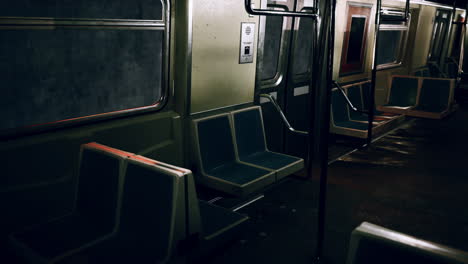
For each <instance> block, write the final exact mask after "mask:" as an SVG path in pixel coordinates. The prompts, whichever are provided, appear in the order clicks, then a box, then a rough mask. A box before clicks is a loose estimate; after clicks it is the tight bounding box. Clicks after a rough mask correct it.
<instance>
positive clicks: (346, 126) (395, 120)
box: [330, 81, 405, 138]
mask: <svg viewBox="0 0 468 264" xmlns="http://www.w3.org/2000/svg"><path fill="white" fill-rule="evenodd" d="M342 88H343V89H344V92H345V94H346V95H347V97H348V98H349V100H350V101H351V102H352V103H353V106H354V107H355V108H357V109H360V110H361V111H354V110H353V109H351V108H350V106H349V105H348V103H347V102H346V99H345V97H344V96H343V95H342V94H341V91H340V90H339V89H338V88H334V89H333V90H332V100H331V116H330V131H331V132H332V133H334V134H339V135H346V136H351V137H357V138H367V134H368V124H369V121H368V115H367V114H364V113H363V112H368V111H369V105H368V99H369V94H370V93H369V91H370V81H364V82H359V83H354V84H349V85H345V86H343V87H342ZM374 111H375V116H374V121H373V131H372V132H373V134H374V135H378V134H382V133H385V132H386V131H388V130H390V129H392V128H394V127H396V126H397V125H398V124H400V123H401V122H403V121H404V119H405V117H404V116H403V115H399V114H393V113H388V112H382V111H376V110H374Z"/></svg>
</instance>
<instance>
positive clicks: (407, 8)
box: [380, 0, 410, 22]
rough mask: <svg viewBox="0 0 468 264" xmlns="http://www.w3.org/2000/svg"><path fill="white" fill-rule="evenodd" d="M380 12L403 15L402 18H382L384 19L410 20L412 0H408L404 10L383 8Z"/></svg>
mask: <svg viewBox="0 0 468 264" xmlns="http://www.w3.org/2000/svg"><path fill="white" fill-rule="evenodd" d="M380 13H381V14H382V15H392V16H401V18H391V19H389V18H382V19H383V20H384V21H396V22H398V21H400V22H408V20H409V18H410V0H406V4H405V10H404V11H398V10H388V9H383V10H382V9H381V10H380Z"/></svg>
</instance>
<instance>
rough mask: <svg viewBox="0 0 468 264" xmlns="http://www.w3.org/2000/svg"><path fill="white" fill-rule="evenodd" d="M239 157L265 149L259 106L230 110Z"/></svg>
mask: <svg viewBox="0 0 468 264" xmlns="http://www.w3.org/2000/svg"><path fill="white" fill-rule="evenodd" d="M231 115H232V120H233V127H234V135H235V140H236V141H235V142H236V146H237V151H238V154H239V157H244V156H248V155H250V154H253V153H256V152H263V151H265V150H267V147H266V139H265V130H264V128H263V119H262V112H261V109H260V107H259V106H254V107H249V108H246V109H242V110H238V111H233V112H231Z"/></svg>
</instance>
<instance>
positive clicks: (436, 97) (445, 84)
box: [415, 79, 450, 113]
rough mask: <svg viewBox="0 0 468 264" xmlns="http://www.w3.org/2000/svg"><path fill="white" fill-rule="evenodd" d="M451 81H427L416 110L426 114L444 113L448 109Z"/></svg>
mask: <svg viewBox="0 0 468 264" xmlns="http://www.w3.org/2000/svg"><path fill="white" fill-rule="evenodd" d="M449 96H450V80H435V79H425V80H423V84H422V87H421V95H420V98H419V104H418V106H417V107H416V108H415V109H416V110H419V111H426V112H437V113H440V112H443V111H444V110H446V109H447V108H448V100H449Z"/></svg>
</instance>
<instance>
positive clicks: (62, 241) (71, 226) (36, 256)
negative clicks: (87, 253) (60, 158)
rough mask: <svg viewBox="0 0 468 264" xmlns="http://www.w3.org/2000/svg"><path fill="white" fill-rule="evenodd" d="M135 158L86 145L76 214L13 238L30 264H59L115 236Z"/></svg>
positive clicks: (83, 150)
mask: <svg viewBox="0 0 468 264" xmlns="http://www.w3.org/2000/svg"><path fill="white" fill-rule="evenodd" d="M131 155H134V154H132V153H129V152H124V151H120V150H117V149H113V148H110V147H106V146H103V145H100V144H97V143H89V144H85V145H82V147H81V161H80V171H79V178H78V190H77V194H76V202H75V206H74V209H73V211H72V213H70V214H68V215H65V216H62V217H59V218H57V219H54V220H52V221H50V222H47V223H44V224H39V225H36V226H33V227H30V228H27V229H25V230H23V231H21V232H18V233H13V234H12V235H11V236H10V241H11V243H12V244H13V246H14V247H15V248H16V249H17V250H18V251H19V253H20V254H21V255H22V256H23V257H25V258H26V261H28V262H31V263H38V262H39V263H55V262H57V261H59V260H60V259H62V258H64V257H66V256H68V255H70V254H74V253H76V252H78V251H80V250H83V249H85V248H87V247H90V246H92V245H95V244H97V243H99V242H101V241H104V240H105V239H107V238H109V237H111V236H113V235H115V233H116V230H117V226H118V221H117V219H118V211H119V197H120V193H121V186H122V182H123V178H124V174H125V167H126V161H127V158H128V157H129V156H131Z"/></svg>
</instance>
